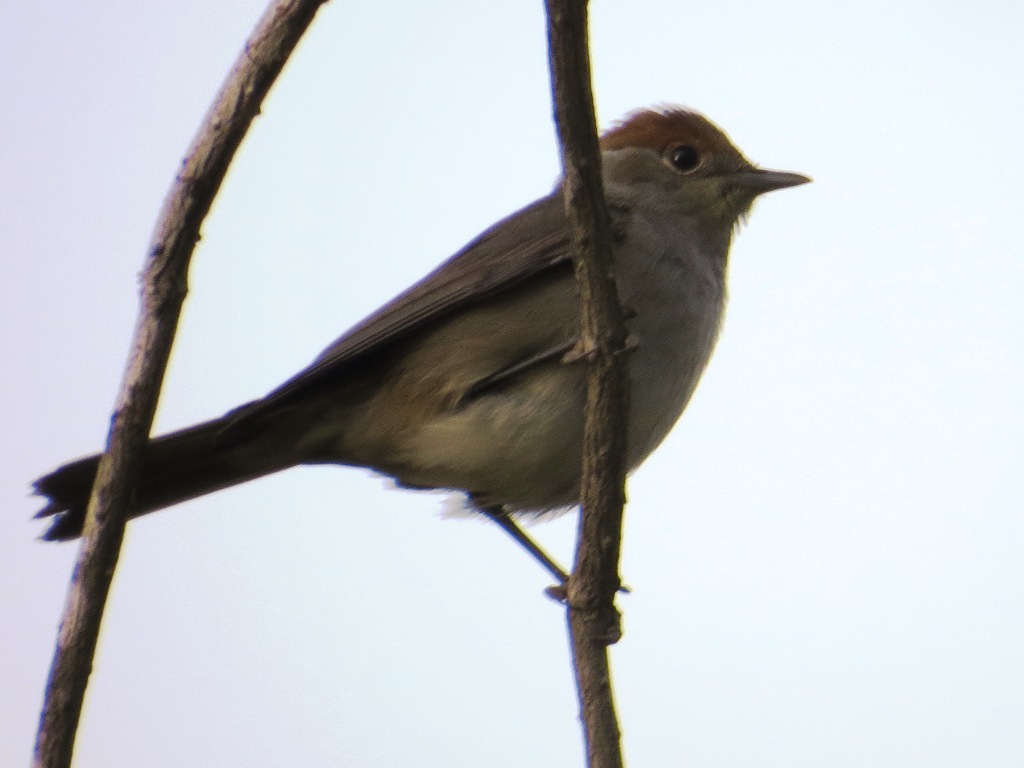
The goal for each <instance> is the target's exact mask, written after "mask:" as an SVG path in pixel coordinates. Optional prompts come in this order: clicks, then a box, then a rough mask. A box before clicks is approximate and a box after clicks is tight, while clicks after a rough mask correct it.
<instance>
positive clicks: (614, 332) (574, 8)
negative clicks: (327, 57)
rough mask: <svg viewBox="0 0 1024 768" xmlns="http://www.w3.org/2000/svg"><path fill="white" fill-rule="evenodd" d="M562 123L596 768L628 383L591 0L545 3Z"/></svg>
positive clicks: (590, 759)
mask: <svg viewBox="0 0 1024 768" xmlns="http://www.w3.org/2000/svg"><path fill="white" fill-rule="evenodd" d="M546 5H547V13H548V49H549V56H550V64H551V76H552V88H553V91H554V101H555V122H556V124H557V126H558V135H559V138H560V140H561V142H562V166H563V171H564V175H565V187H564V194H565V203H566V210H567V212H568V216H569V221H570V224H571V226H572V232H573V245H574V248H575V266H576V279H577V283H578V285H579V290H580V312H581V321H582V322H581V328H582V339H581V341H582V344H583V348H584V350H585V351H586V352H587V354H588V357H589V358H590V371H589V376H588V380H587V408H586V424H585V431H584V441H583V473H582V485H581V489H580V498H581V503H582V507H583V509H582V512H581V515H580V526H579V533H578V537H577V548H576V563H575V567H574V570H573V573H572V575H571V576H570V578H569V583H568V586H567V591H566V593H567V602H568V606H569V636H570V641H571V643H572V649H573V657H574V658H573V660H574V668H575V672H576V684H577V689H578V692H579V698H580V712H581V719H582V722H583V730H584V737H585V742H586V750H587V763H588V765H589V766H590V767H591V768H598V767H599V768H620V767H621V766H622V753H621V749H620V744H619V741H620V733H619V726H618V721H617V718H616V714H615V704H614V700H613V698H612V687H611V672H610V668H609V664H608V645H610V644H612V643H614V642H616V641H617V640H618V639H619V637H620V636H621V634H622V633H621V626H620V616H619V613H618V611H617V610H616V608H615V604H614V599H615V594H616V592H617V591H618V589H619V587H620V581H619V572H618V567H619V548H620V540H621V532H622V506H623V503H624V502H625V472H626V459H625V456H626V415H627V406H628V395H629V392H628V380H627V377H626V372H625V367H624V364H623V355H622V353H623V350H624V349H625V342H626V331H625V326H624V324H623V319H622V311H621V308H620V306H619V300H618V294H617V292H616V288H615V275H614V265H613V262H612V247H611V235H610V225H609V218H608V211H607V208H606V206H605V202H604V190H603V184H602V180H601V155H600V149H599V146H598V140H597V126H596V120H595V117H594V103H593V95H592V94H591V89H590V58H589V53H588V48H587V3H586V0H547V2H546Z"/></svg>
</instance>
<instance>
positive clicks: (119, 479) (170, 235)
mask: <svg viewBox="0 0 1024 768" xmlns="http://www.w3.org/2000/svg"><path fill="white" fill-rule="evenodd" d="M324 2H325V0H278V1H277V2H273V3H272V4H271V5H270V7H269V8H268V9H267V11H266V12H265V13H264V15H263V18H262V19H260V21H259V23H258V24H257V26H256V29H255V31H254V32H253V34H252V36H251V37H250V39H249V40H248V41H247V42H246V45H245V49H244V50H243V52H242V53H241V54H240V55H239V57H238V60H237V61H236V63H235V66H234V68H233V69H232V71H231V73H230V74H229V75H228V78H227V80H226V81H225V83H224V85H223V87H222V88H221V91H220V93H219V94H218V96H217V98H216V100H215V101H214V103H213V106H212V107H211V109H210V111H209V112H208V113H207V115H206V117H205V118H204V120H203V124H202V126H201V127H200V129H199V132H198V133H197V135H196V138H195V139H194V141H193V143H192V146H191V147H190V148H189V150H188V154H187V156H186V158H185V161H184V163H183V165H182V169H181V172H180V173H179V175H178V177H177V179H176V180H175V182H174V184H173V186H172V187H171V190H170V192H169V194H168V197H167V200H166V202H165V203H164V208H163V211H162V213H161V215H160V218H159V220H158V223H157V226H156V229H155V232H154V236H153V242H152V244H151V247H150V250H149V257H148V260H147V264H146V267H145V272H144V274H143V276H142V291H141V292H142V297H141V298H142V306H141V309H140V311H139V318H138V320H137V323H136V328H135V336H134V341H133V343H132V350H131V353H130V357H129V362H128V366H127V369H126V371H125V376H124V380H123V383H122V386H121V391H120V393H119V395H118V398H117V405H116V406H115V409H114V414H113V417H112V419H111V427H110V433H109V435H108V439H107V450H106V454H105V455H104V457H103V459H102V460H101V461H100V465H99V470H98V473H97V476H96V482H95V485H94V486H93V493H92V499H91V500H90V503H89V512H88V515H87V517H86V523H85V532H84V535H83V539H82V545H81V549H80V550H79V554H78V560H77V562H76V564H75V569H74V573H73V574H72V580H71V586H70V589H69V591H68V597H67V603H66V605H65V610H64V616H63V619H62V621H61V625H60V632H59V635H58V638H57V647H56V650H55V652H54V657H53V663H52V665H51V667H50V677H49V680H48V681H47V686H46V694H45V700H44V702H43V711H42V714H41V716H40V721H39V732H38V734H37V737H36V747H35V757H34V763H33V764H34V766H36V768H43V767H44V766H45V768H67V766H69V765H70V764H71V756H72V752H73V749H74V742H75V733H76V731H77V728H78V721H79V717H80V715H81V711H82V701H83V698H84V697H85V689H86V686H87V684H88V681H89V674H90V672H91V671H92V660H93V656H94V654H95V651H96V643H97V638H98V636H99V630H100V623H101V620H102V617H103V608H104V606H105V604H106V600H107V595H108V593H109V590H110V582H111V579H112V578H113V575H114V569H115V567H116V566H117V559H118V555H119V553H120V548H121V541H122V539H123V537H124V525H125V511H126V507H127V501H128V500H129V499H130V497H131V493H132V487H133V481H134V477H135V474H136V469H137V463H138V457H139V454H140V451H141V449H142V447H143V445H144V444H145V442H146V440H147V439H148V437H149V431H150V429H151V427H152V424H153V414H154V412H155V410H156V404H157V399H158V397H159V393H160V387H161V385H162V383H163V377H164V372H165V370H166V368H167V360H168V357H169V355H170V351H171V345H172V343H173V340H174V334H175V331H176V329H177V324H178V317H179V315H180V313H181V305H182V302H183V301H184V299H185V294H186V293H187V277H188V266H189V261H190V259H191V256H192V251H193V250H194V248H195V244H196V242H197V241H198V240H199V227H200V224H201V223H202V221H203V219H204V218H205V217H206V214H207V212H208V211H209V210H210V205H211V204H212V202H213V199H214V196H215V195H216V194H217V191H218V189H219V188H220V185H221V182H222V181H223V180H224V175H225V173H226V172H227V168H228V165H229V163H230V162H231V159H232V158H233V157H234V154H235V151H236V150H237V149H238V146H239V144H241V142H242V138H243V137H244V136H245V133H246V131H247V130H248V128H249V124H250V123H251V122H252V120H253V118H254V117H255V116H256V115H257V114H259V110H260V104H261V103H262V101H263V98H264V97H265V96H266V94H267V91H268V90H269V89H270V86H271V85H272V84H273V82H274V80H275V79H276V78H277V76H278V74H279V73H280V71H281V68H282V67H283V66H284V63H285V61H286V60H287V59H288V56H289V55H290V54H291V52H292V51H293V50H294V48H295V45H296V43H298V41H299V38H300V37H301V36H302V34H303V32H305V30H306V29H307V28H308V27H309V25H310V23H311V22H312V20H313V17H314V15H315V14H316V12H317V10H318V9H319V7H320V6H321V5H323V3H324Z"/></svg>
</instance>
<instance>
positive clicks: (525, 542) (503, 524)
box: [478, 506, 569, 584]
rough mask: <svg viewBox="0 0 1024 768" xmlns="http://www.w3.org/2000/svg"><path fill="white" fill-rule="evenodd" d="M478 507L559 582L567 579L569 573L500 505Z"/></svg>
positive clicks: (561, 582)
mask: <svg viewBox="0 0 1024 768" xmlns="http://www.w3.org/2000/svg"><path fill="white" fill-rule="evenodd" d="M478 509H479V510H480V511H481V512H483V513H484V514H485V515H487V516H488V517H489V518H491V520H493V521H494V522H495V523H497V524H498V526H499V527H500V528H501V529H502V530H503V531H505V533H507V534H508V535H509V536H511V537H512V538H513V539H515V540H516V541H517V542H519V545H520V546H521V547H522V548H523V549H525V550H526V551H527V552H529V553H530V554H531V555H533V558H534V560H536V561H537V562H538V563H540V564H541V565H542V566H544V568H546V569H547V571H548V573H550V574H551V575H552V576H554V577H555V578H556V579H558V583H559V584H565V583H566V581H568V579H569V575H568V574H567V573H566V572H565V571H563V570H562V569H561V568H559V567H558V564H557V563H556V562H555V561H554V560H552V559H551V558H550V557H548V555H547V553H546V552H545V551H544V550H543V549H541V548H540V547H538V546H537V545H536V544H535V543H534V541H533V539H531V538H530V537H529V536H527V535H526V533H525V532H524V531H523V529H522V528H520V527H519V526H518V525H516V523H515V521H514V520H513V519H512V518H511V517H509V514H508V512H506V511H505V510H503V509H502V508H501V507H483V506H481V507H478Z"/></svg>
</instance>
